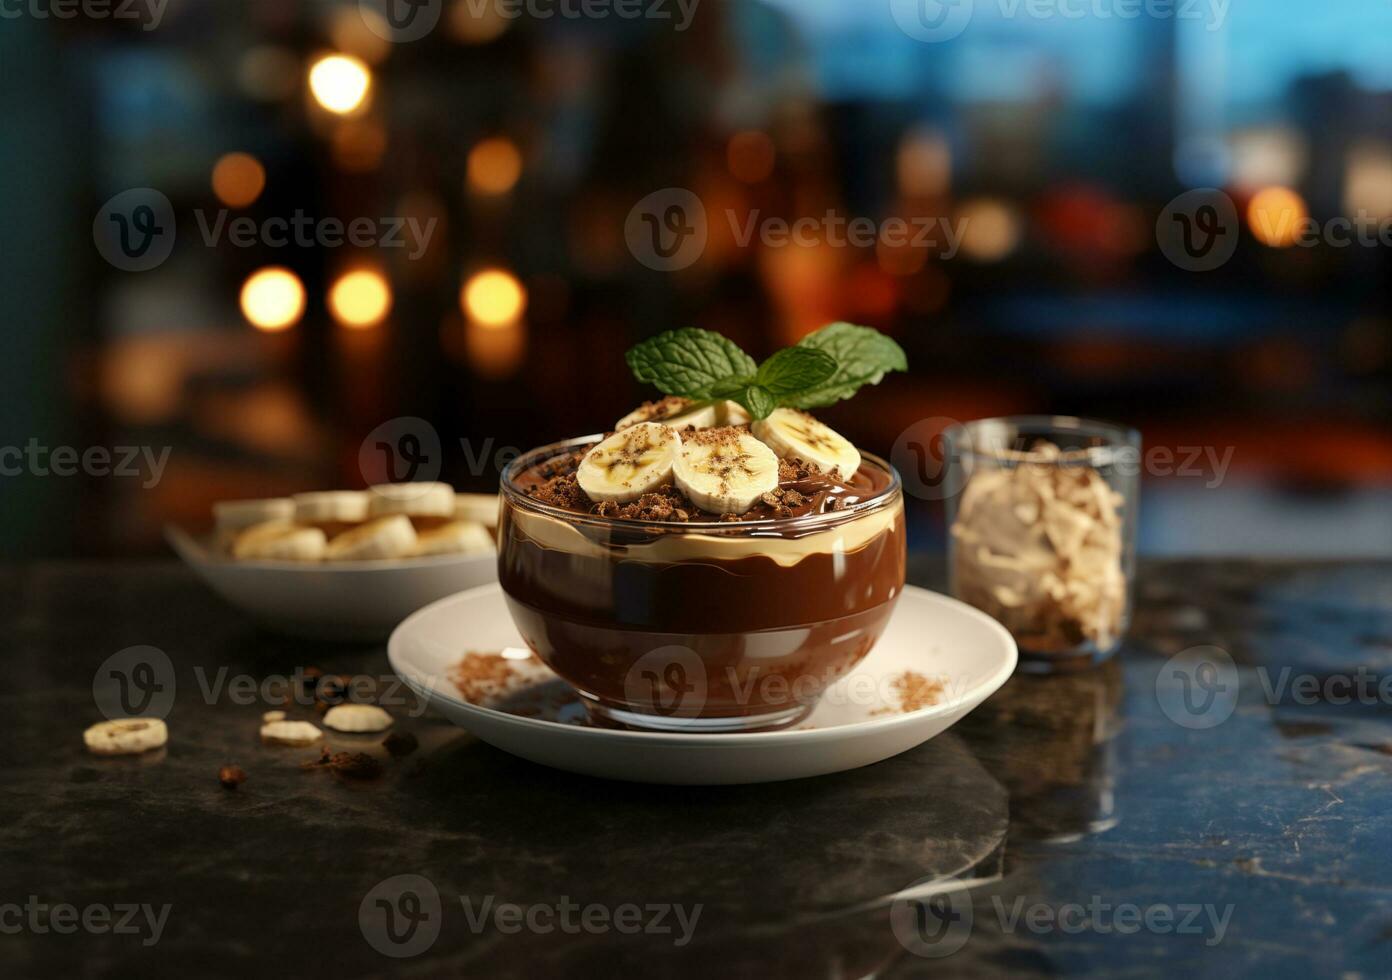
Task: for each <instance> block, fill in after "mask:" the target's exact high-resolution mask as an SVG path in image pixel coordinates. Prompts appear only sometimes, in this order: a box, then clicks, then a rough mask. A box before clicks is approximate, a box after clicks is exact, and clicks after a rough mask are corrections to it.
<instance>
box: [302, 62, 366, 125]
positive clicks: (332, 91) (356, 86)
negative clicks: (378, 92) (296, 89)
mask: <svg viewBox="0 0 1392 980" xmlns="http://www.w3.org/2000/svg"><path fill="white" fill-rule="evenodd" d="M371 88H372V72H371V70H369V69H368V67H367V65H366V64H364V63H363V61H362V59H360V58H355V57H353V56H352V55H346V54H333V55H328V56H327V57H324V58H320V59H319V60H318V61H316V62H315V63H314V66H313V67H312V68H310V70H309V91H310V93H311V94H312V95H313V96H314V101H316V102H318V103H319V104H320V105H321V106H323V107H324V108H325V109H327V110H328V111H329V112H333V113H337V114H338V115H341V116H346V115H348V114H349V113H352V112H356V111H357V110H358V109H360V108H362V106H363V104H364V103H365V102H366V101H367V95H368V92H369V91H370V90H371Z"/></svg>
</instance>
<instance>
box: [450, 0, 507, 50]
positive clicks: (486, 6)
mask: <svg viewBox="0 0 1392 980" xmlns="http://www.w3.org/2000/svg"><path fill="white" fill-rule="evenodd" d="M511 23H512V21H510V20H508V19H507V18H506V17H505V16H503V9H502V4H496V3H479V2H478V0H455V2H454V6H453V7H451V8H450V12H449V20H448V21H447V24H448V26H449V32H450V35H451V36H452V37H453V38H454V39H455V40H456V41H460V42H462V43H464V44H487V43H488V42H489V41H493V40H496V39H497V38H499V37H502V35H503V32H505V31H506V30H507V29H508V25H510V24H511Z"/></svg>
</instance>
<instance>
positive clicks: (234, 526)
mask: <svg viewBox="0 0 1392 980" xmlns="http://www.w3.org/2000/svg"><path fill="white" fill-rule="evenodd" d="M294 516H295V502H294V501H293V500H291V499H290V498H289V497H273V498H271V499H269V500H219V501H218V502H217V503H215V504H213V520H214V521H215V522H216V524H217V529H218V531H219V532H220V533H221V532H227V531H234V532H235V531H245V530H246V529H247V528H249V527H251V526H253V525H255V524H265V523H266V522H267V521H289V520H292V519H293V518H294Z"/></svg>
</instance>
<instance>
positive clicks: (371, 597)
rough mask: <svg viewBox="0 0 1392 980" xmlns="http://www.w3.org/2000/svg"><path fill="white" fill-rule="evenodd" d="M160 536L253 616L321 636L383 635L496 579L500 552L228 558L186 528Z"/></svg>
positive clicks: (360, 638)
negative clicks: (352, 558)
mask: <svg viewBox="0 0 1392 980" xmlns="http://www.w3.org/2000/svg"><path fill="white" fill-rule="evenodd" d="M165 537H166V539H167V540H168V541H169V543H170V545H171V546H172V547H173V548H174V550H175V551H177V552H178V553H179V557H180V558H182V559H183V560H184V561H186V562H188V564H189V565H190V566H192V568H193V570H194V571H195V572H197V573H198V576H199V578H201V579H203V581H205V582H207V583H208V585H209V586H211V587H212V589H213V591H214V592H216V593H217V594H218V595H220V596H222V597H223V598H224V599H226V600H227V601H228V602H229V603H231V604H232V605H233V606H236V607H237V608H238V609H240V610H241V611H242V612H244V613H246V614H247V615H248V616H250V617H251V618H252V619H254V620H255V621H256V622H257V623H259V624H260V625H262V626H264V627H265V628H267V629H269V630H273V631H275V632H278V633H292V634H294V635H296V636H308V637H313V638H315V639H323V640H348V641H356V642H374V641H376V642H380V641H381V640H382V639H383V638H385V637H386V636H387V634H388V633H390V632H391V630H392V628H393V627H394V626H396V625H397V624H398V623H400V622H401V621H402V620H403V619H405V618H406V617H407V616H409V615H411V613H413V612H415V611H416V610H417V609H419V608H421V607H422V606H425V605H428V604H429V603H432V602H434V601H435V600H437V599H440V598H443V597H445V596H448V595H453V594H454V593H456V592H459V591H460V590H462V589H471V588H473V587H475V586H478V585H482V584H484V583H487V582H496V581H497V579H498V558H497V556H496V555H495V554H493V553H491V552H489V553H486V554H477V555H439V556H434V557H429V558H408V559H400V560H396V561H360V562H324V563H314V564H309V563H304V562H290V561H233V560H232V559H230V558H227V557H225V556H223V555H220V554H218V553H217V552H215V551H212V550H210V549H209V548H208V547H207V545H205V544H204V543H203V542H201V541H199V540H197V539H196V538H194V537H192V536H191V535H189V534H187V533H185V532H184V531H182V530H180V529H178V528H175V527H170V528H167V529H166V530H165Z"/></svg>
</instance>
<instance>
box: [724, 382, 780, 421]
mask: <svg viewBox="0 0 1392 980" xmlns="http://www.w3.org/2000/svg"><path fill="white" fill-rule="evenodd" d="M735 401H737V402H739V403H740V404H741V405H743V406H744V410H745V411H746V412H748V413H749V416H750V418H752V419H754V420H755V421H758V420H759V419H766V418H768V417H769V414H770V413H771V412H772V411H773V410H774V409H775V408H777V407H778V399H777V398H775V397H774V395H773V393H772V392H770V391H769V390H768V389H767V388H765V387H763V386H762V385H750V386H749V387H747V388H745V389H744V391H742V392H740V393H739V394H738V395H736V396H735Z"/></svg>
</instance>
